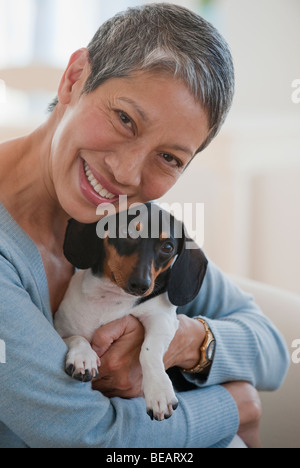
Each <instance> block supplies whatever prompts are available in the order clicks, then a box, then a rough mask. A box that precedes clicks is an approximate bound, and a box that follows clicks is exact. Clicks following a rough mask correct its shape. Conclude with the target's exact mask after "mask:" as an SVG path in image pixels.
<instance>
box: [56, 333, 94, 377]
mask: <svg viewBox="0 0 300 468" xmlns="http://www.w3.org/2000/svg"><path fill="white" fill-rule="evenodd" d="M64 341H65V343H66V344H67V346H68V348H69V351H68V354H67V357H66V367H65V370H66V373H67V374H68V375H70V376H71V377H73V378H74V379H76V380H80V381H81V382H90V381H91V380H92V379H93V378H94V377H97V375H98V367H99V366H100V359H99V357H98V355H97V354H96V353H95V351H94V350H93V349H92V348H91V345H90V343H89V342H88V341H87V340H86V339H85V338H84V337H83V336H70V337H69V338H64Z"/></svg>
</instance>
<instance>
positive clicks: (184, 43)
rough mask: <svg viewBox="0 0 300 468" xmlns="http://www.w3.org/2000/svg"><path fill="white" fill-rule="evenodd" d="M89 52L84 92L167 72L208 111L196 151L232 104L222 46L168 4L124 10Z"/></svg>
mask: <svg viewBox="0 0 300 468" xmlns="http://www.w3.org/2000/svg"><path fill="white" fill-rule="evenodd" d="M88 51H89V55H90V64H91V73H90V76H89V77H88V79H87V81H86V83H85V86H84V88H83V93H90V92H92V91H94V90H95V89H96V88H98V86H100V85H101V84H102V83H104V82H105V81H107V80H109V79H110V78H121V77H127V76H130V75H131V74H132V73H133V72H135V71H137V70H144V71H157V72H165V73H166V72H167V73H169V74H172V76H174V77H175V78H178V79H180V80H181V81H182V82H184V83H185V84H186V86H187V87H188V89H189V90H190V92H191V93H192V94H193V96H194V97H195V99H196V100H197V101H199V103H201V105H202V106H203V107H204V108H205V110H206V112H207V115H208V119H209V129H210V133H209V136H208V138H207V139H206V141H205V142H204V143H203V144H202V146H201V147H200V148H199V151H202V150H203V149H204V148H205V147H206V146H207V145H208V144H209V143H210V142H211V140H212V139H213V138H214V137H215V136H216V134H217V133H218V132H219V130H220V128H221V126H222V124H223V122H224V120H225V118H226V116H227V113H228V111H229V109H230V107H231V104H232V99H233V94H234V67H233V62H232V57H231V53H230V50H229V47H228V45H227V43H226V41H225V40H224V39H223V37H222V36H221V35H220V34H219V32H218V31H217V30H216V29H215V28H214V27H213V26H212V25H211V24H210V23H209V22H207V21H206V20H205V19H203V18H202V17H200V16H199V15H197V14H196V13H193V12H192V11H190V10H188V9H186V8H184V7H181V6H177V5H173V4H167V3H153V4H147V5H144V6H141V7H134V8H129V9H128V10H126V11H125V12H122V13H118V14H117V15H116V16H114V17H113V18H111V19H110V20H108V21H106V22H105V23H104V24H103V25H102V26H101V27H100V28H99V29H98V31H97V32H96V34H95V36H94V37H93V39H92V40H91V42H90V44H89V45H88ZM54 105H55V102H54ZM54 105H53V106H52V108H53V107H54ZM50 110H51V105H50Z"/></svg>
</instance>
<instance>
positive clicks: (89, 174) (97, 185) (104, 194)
mask: <svg viewBox="0 0 300 468" xmlns="http://www.w3.org/2000/svg"><path fill="white" fill-rule="evenodd" d="M84 171H85V173H86V176H87V179H88V181H89V183H90V184H91V186H92V187H93V189H94V190H95V192H97V193H98V195H100V196H101V197H103V198H107V199H108V200H111V199H112V198H115V197H116V195H114V194H113V193H110V192H109V191H108V190H106V189H105V188H104V187H103V186H102V185H101V184H100V183H99V182H98V180H97V179H95V177H94V176H93V173H92V171H91V170H90V168H89V166H88V164H87V163H86V162H84Z"/></svg>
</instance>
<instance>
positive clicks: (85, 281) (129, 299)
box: [54, 270, 137, 341]
mask: <svg viewBox="0 0 300 468" xmlns="http://www.w3.org/2000/svg"><path fill="white" fill-rule="evenodd" d="M136 300H137V299H136V298H135V297H133V296H131V295H129V294H126V293H125V292H124V291H123V290H121V289H120V288H119V287H118V286H115V285H114V284H113V283H112V282H111V281H110V280H108V279H102V278H101V279H100V278H97V277H94V276H93V275H92V273H91V271H90V270H87V271H78V272H77V273H76V274H75V275H74V277H73V278H72V281H71V283H70V286H69V289H68V291H67V294H66V296H65V298H64V300H63V301H62V303H61V305H60V308H59V310H58V311H57V313H56V314H55V319H54V321H55V328H56V330H57V331H58V332H59V333H60V334H61V336H70V335H82V336H84V337H85V338H86V339H87V340H89V341H91V340H92V337H93V335H94V332H95V331H96V330H97V329H98V328H100V327H101V326H102V325H105V324H106V323H109V322H112V321H113V320H117V319H119V318H122V317H124V316H125V315H128V314H130V311H131V309H132V308H133V306H134V304H135V302H136Z"/></svg>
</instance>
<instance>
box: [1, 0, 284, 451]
mask: <svg viewBox="0 0 300 468" xmlns="http://www.w3.org/2000/svg"><path fill="white" fill-rule="evenodd" d="M233 82H234V80H233V66H232V60H231V56H230V53H229V51H228V47H227V45H226V43H225V42H224V40H223V39H222V38H221V37H220V35H219V34H218V33H217V31H216V30H215V29H214V28H213V27H212V26H211V25H209V24H208V23H207V22H205V21H204V20H203V19H202V18H200V17H198V16H197V15H195V14H193V13H191V12H189V11H188V10H186V9H183V8H181V7H177V6H174V5H167V4H153V5H148V6H145V7H141V8H135V9H131V10H128V11H127V12H125V13H123V14H120V15H117V16H116V17H115V18H113V19H112V20H110V21H108V22H107V23H105V24H104V25H103V26H102V27H101V28H100V29H99V31H98V32H97V33H96V35H95V37H94V38H93V40H92V41H91V43H90V45H89V46H88V48H87V49H81V50H79V51H77V52H75V53H74V54H73V55H72V57H71V59H70V62H69V64H68V67H67V69H66V71H65V73H64V75H63V77H62V80H61V83H60V86H59V89H58V94H57V99H56V100H55V101H54V102H53V104H52V105H51V111H52V112H51V115H50V116H49V118H48V119H47V121H46V122H45V123H44V124H43V125H42V126H41V127H39V128H38V129H36V130H35V131H34V132H32V133H31V134H30V135H27V136H25V137H23V138H19V139H16V140H13V141H8V142H6V143H3V144H2V145H1V146H0V158H1V168H2V171H1V175H0V186H1V192H0V193H1V195H0V201H1V205H0V229H1V236H0V238H1V240H0V254H1V255H0V278H1V281H0V297H1V306H0V307H1V308H0V321H1V322H0V339H1V340H3V341H4V342H5V344H6V364H2V365H0V393H1V401H0V421H1V422H0V446H3V447H14V446H15V447H25V446H26V447H192V446H194V447H211V446H215V447H226V446H227V445H228V444H229V442H230V441H231V440H232V438H233V437H234V435H235V434H236V433H237V432H238V431H239V434H240V435H241V436H242V437H243V438H244V440H245V441H246V443H247V444H248V445H249V446H258V445H259V439H258V431H257V428H258V421H259V417H260V408H259V400H258V397H257V394H256V391H255V390H254V388H253V387H252V386H251V385H250V384H252V385H254V386H257V387H260V388H263V389H274V388H277V387H278V386H279V385H280V384H281V382H282V379H283V377H284V375H285V373H286V370H287V365H288V354H287V351H286V348H285V344H284V343H283V340H282V337H281V335H280V334H279V333H278V332H277V330H276V329H274V327H273V325H272V324H271V323H270V322H269V321H268V320H267V319H266V318H265V317H264V316H263V315H262V314H261V312H260V311H259V310H258V308H257V307H256V305H255V304H254V303H253V302H252V299H251V298H249V297H248V296H246V295H244V294H243V293H242V292H241V291H239V290H238V289H237V288H236V287H235V286H234V285H233V284H231V283H230V282H229V281H228V280H227V279H226V278H225V277H224V276H223V275H222V273H221V272H220V271H219V270H218V269H217V268H216V267H215V266H214V265H212V264H211V263H210V265H209V268H208V273H207V275H206V279H205V282H204V285H203V287H202V290H201V294H200V295H199V297H198V298H196V300H195V301H194V302H193V303H191V304H190V305H189V306H188V307H185V308H181V309H180V310H179V311H178V312H179V320H180V327H179V331H178V333H177V335H176V336H175V339H174V341H173V342H172V344H171V346H170V349H169V351H168V353H167V355H166V357H165V364H166V368H172V371H171V372H172V374H173V379H174V383H175V384H176V385H177V389H178V391H179V394H178V398H179V408H178V409H177V411H176V412H175V413H174V415H173V416H172V418H170V419H169V420H168V421H165V422H163V423H157V422H151V421H150V420H149V418H148V416H147V415H146V412H145V405H144V400H143V399H142V398H138V397H139V395H140V394H141V379H140V373H141V372H140V366H139V362H138V355H139V350H140V345H141V342H142V339H143V329H142V327H141V325H140V324H139V322H138V321H137V320H136V319H134V318H133V317H127V318H125V319H123V320H119V321H117V322H114V323H112V324H109V325H107V326H105V327H103V328H101V329H100V330H99V331H98V332H97V333H96V335H95V337H94V340H93V345H94V348H95V349H96V350H97V351H98V352H99V355H100V356H102V359H101V360H102V366H101V368H100V369H99V372H100V376H99V379H98V380H97V381H95V382H94V384H93V386H94V390H93V389H92V388H91V386H90V385H89V384H86V385H83V384H81V383H79V382H76V381H73V380H72V379H70V378H69V377H68V376H67V375H65V374H64V372H63V366H64V357H65V354H66V347H65V344H64V342H63V341H62V340H61V338H60V337H59V336H58V334H57V333H56V332H55V330H54V328H53V316H54V314H55V312H56V311H57V309H58V306H59V304H60V302H61V300H62V298H63V296H64V293H65V291H66V288H67V285H68V283H69V281H70V278H71V277H72V275H73V268H72V266H71V265H70V264H69V263H68V262H67V261H66V259H65V258H64V255H63V251H62V245H63V240H64V234H65V229H66V225H67V221H68V219H69V218H70V217H72V218H75V219H77V220H78V221H80V222H84V223H92V222H95V221H96V220H97V216H96V207H97V206H98V205H99V204H102V203H107V201H108V200H109V201H110V202H111V203H115V204H117V201H118V197H119V195H127V197H128V203H129V204H131V203H133V202H146V201H149V200H152V199H157V198H159V197H160V196H162V195H163V194H164V193H166V192H167V191H168V190H169V189H170V188H171V187H172V186H173V184H174V183H175V182H176V181H177V179H178V178H179V177H180V175H181V174H182V173H183V171H184V170H185V168H186V167H187V166H188V165H189V164H190V162H191V161H192V159H193V158H194V157H195V155H196V154H197V153H198V152H199V151H201V150H203V149H204V148H205V147H206V146H207V145H208V144H209V142H210V141H211V140H212V139H213V137H214V136H215V135H216V134H217V133H218V131H219V129H220V127H221V125H222V123H223V121H224V119H225V116H226V114H227V112H228V110H229V107H230V105H231V101H232V96H233ZM89 171H90V172H89ZM87 172H88V174H89V175H90V174H91V173H92V175H93V177H92V178H90V179H89V178H88V176H87V174H86V173H87ZM199 315H201V316H204V318H205V322H206V324H207V326H208V327H209V328H210V330H211V332H212V333H213V335H214V338H215V340H216V349H215V354H214V358H213V362H212V364H211V366H210V369H208V371H207V369H206V373H204V372H200V373H193V372H192V370H193V368H194V367H197V364H198V363H199V360H200V346H201V345H202V343H203V342H204V340H205V337H206V333H207V332H206V327H205V325H204V324H203V323H202V322H200V321H198V320H194V317H198V316H199ZM183 369H188V370H189V369H190V370H191V371H190V372H189V371H187V372H186V371H184V370H183ZM224 382H231V383H227V384H225V385H221V384H223V383H224ZM95 390H99V391H95ZM184 390H185V391H184ZM108 397H110V399H109V398H108ZM120 397H121V398H120ZM122 397H123V398H122ZM125 398H127V399H125ZM128 398H131V399H128Z"/></svg>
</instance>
